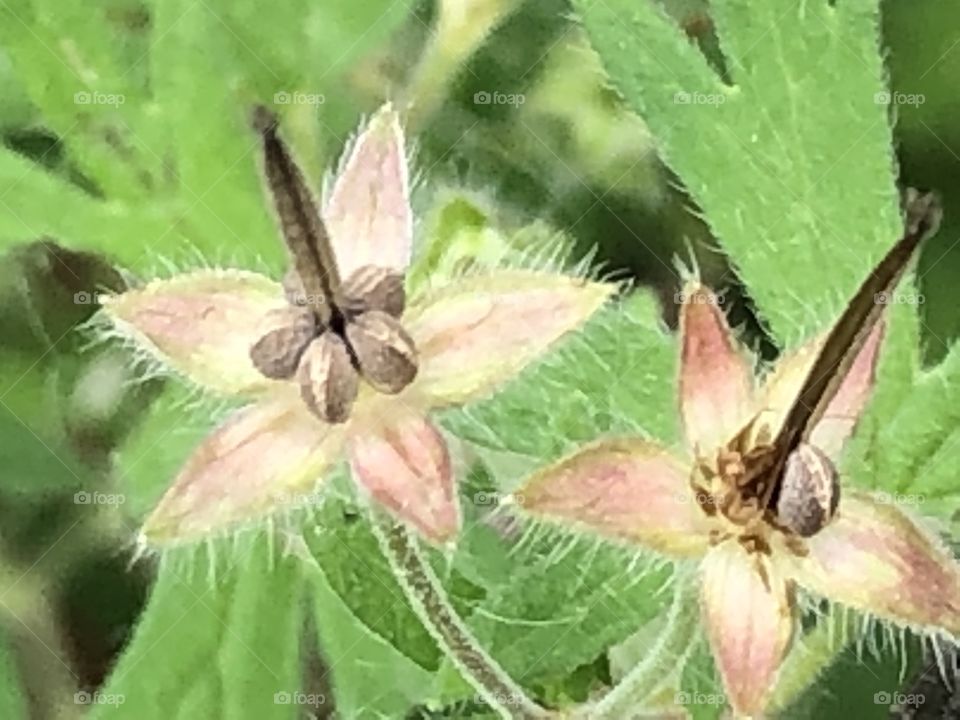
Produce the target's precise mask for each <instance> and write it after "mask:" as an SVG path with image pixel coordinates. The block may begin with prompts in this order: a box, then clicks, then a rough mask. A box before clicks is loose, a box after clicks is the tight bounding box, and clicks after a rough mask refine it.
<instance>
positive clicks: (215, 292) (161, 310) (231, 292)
mask: <svg viewBox="0 0 960 720" xmlns="http://www.w3.org/2000/svg"><path fill="white" fill-rule="evenodd" d="M103 305H104V311H105V312H106V314H107V315H108V316H109V318H110V319H111V320H112V321H113V322H114V324H115V325H116V326H117V327H118V329H119V330H120V331H121V332H122V333H124V334H128V335H130V336H131V337H132V338H133V339H134V341H136V342H137V344H138V345H140V346H141V347H144V348H146V349H147V350H149V351H150V352H151V353H152V354H154V355H155V356H157V357H158V359H160V360H161V361H162V362H164V363H165V364H168V365H170V366H172V367H173V369H174V370H177V371H178V372H181V373H182V374H184V375H186V376H187V377H188V378H189V379H190V380H192V381H194V382H196V383H199V384H201V385H204V386H206V387H208V388H210V389H212V390H215V391H218V392H224V393H228V394H238V393H250V392H255V391H259V390H262V389H264V388H267V387H271V385H272V384H275V383H272V381H270V380H268V379H267V378H265V377H264V376H263V375H261V374H260V372H259V371H257V369H256V368H255V367H254V366H253V363H252V361H251V360H250V348H251V347H252V346H253V344H254V343H255V342H257V341H258V340H259V339H260V338H261V337H263V335H264V334H265V333H266V331H268V330H271V329H274V328H275V327H278V326H279V323H282V322H285V321H286V320H287V319H288V318H287V317H286V315H285V312H286V310H285V308H286V307H287V305H286V301H285V300H284V297H283V290H282V288H281V287H280V285H278V284H277V283H275V282H273V281H272V280H270V279H269V278H266V277H264V276H262V275H258V274H256V273H249V272H239V271H217V270H206V271H201V272H194V273H189V274H184V275H178V276H176V277H173V278H170V279H169V280H155V281H153V282H151V283H149V284H148V285H147V286H146V287H144V288H142V289H139V290H130V291H128V292H125V293H122V294H120V295H112V296H109V297H107V298H105V299H103Z"/></svg>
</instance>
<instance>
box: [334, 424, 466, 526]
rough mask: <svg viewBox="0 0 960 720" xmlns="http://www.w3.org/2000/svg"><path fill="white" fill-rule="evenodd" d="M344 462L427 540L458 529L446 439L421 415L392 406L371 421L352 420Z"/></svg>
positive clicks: (457, 507) (371, 493)
mask: <svg viewBox="0 0 960 720" xmlns="http://www.w3.org/2000/svg"><path fill="white" fill-rule="evenodd" d="M350 464H351V467H352V468H353V474H354V478H355V479H356V480H357V482H358V483H359V484H360V485H361V486H362V487H363V488H364V489H365V490H366V491H367V492H369V493H370V495H371V497H372V498H373V499H374V500H375V501H376V502H378V503H380V504H381V505H383V506H384V507H386V508H387V509H388V510H390V511H391V512H392V513H393V514H394V515H395V516H396V517H397V518H399V519H400V520H403V521H404V522H407V523H410V524H411V525H413V526H414V527H415V528H416V529H417V530H418V531H419V532H420V534H421V535H423V536H424V537H425V538H427V539H428V540H430V541H431V542H434V543H438V544H439V543H443V542H446V541H447V540H450V539H451V538H453V537H455V536H456V534H457V533H458V532H459V530H460V508H459V506H458V505H457V499H456V494H455V492H454V485H453V471H452V468H451V465H450V456H449V454H448V452H447V444H446V442H445V441H444V439H443V437H442V436H441V435H440V433H439V432H438V431H437V429H436V428H435V427H434V426H433V424H431V423H430V421H429V420H428V419H427V418H426V417H424V416H422V415H418V414H414V413H412V412H400V413H396V412H394V413H392V414H390V415H389V416H386V417H381V418H380V421H379V422H377V423H368V422H363V423H361V422H356V423H355V425H354V429H353V433H352V435H351V440H350Z"/></svg>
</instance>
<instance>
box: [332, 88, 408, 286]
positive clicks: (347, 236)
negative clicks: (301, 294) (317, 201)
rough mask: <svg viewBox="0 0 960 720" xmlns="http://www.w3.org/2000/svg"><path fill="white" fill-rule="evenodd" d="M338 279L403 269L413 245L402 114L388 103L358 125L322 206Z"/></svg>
mask: <svg viewBox="0 0 960 720" xmlns="http://www.w3.org/2000/svg"><path fill="white" fill-rule="evenodd" d="M323 221H324V223H325V224H326V226H327V230H328V231H329V233H330V242H331V244H332V245H333V250H334V254H335V256H336V260H337V268H338V269H339V271H340V277H341V278H343V279H344V280H346V279H348V278H349V277H350V276H351V275H353V273H355V272H356V271H357V270H359V269H360V268H362V267H364V266H367V265H374V266H376V267H381V268H386V269H388V270H395V271H397V272H400V273H403V272H404V271H405V270H406V269H407V266H408V265H409V264H410V253H411V249H412V247H413V212H412V210H411V209H410V179H409V169H408V168H407V157H406V148H405V145H404V137H403V129H402V128H401V127H400V116H399V115H398V114H397V111H396V110H395V109H394V108H393V106H392V105H390V104H387V105H384V106H383V107H382V108H380V110H379V111H377V113H376V114H375V115H374V116H373V117H372V118H371V119H370V122H369V123H368V124H367V125H366V127H364V128H363V129H361V131H360V134H359V135H358V136H357V139H356V140H355V141H354V143H353V145H352V147H351V148H350V150H349V151H348V153H347V155H346V159H345V160H344V161H343V163H342V164H341V167H340V170H339V173H338V175H337V179H336V181H335V182H334V185H333V189H332V191H331V193H330V197H329V199H328V200H327V202H326V205H325V207H324V209H323Z"/></svg>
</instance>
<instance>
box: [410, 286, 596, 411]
mask: <svg viewBox="0 0 960 720" xmlns="http://www.w3.org/2000/svg"><path fill="white" fill-rule="evenodd" d="M614 290H615V288H614V287H613V286H612V285H608V284H604V283H595V282H587V281H585V280H579V279H576V278H572V277H567V276H565V275H554V274H550V273H540V272H533V271H523V270H513V271H500V272H495V273H491V274H487V275H478V276H476V277H470V278H466V279H464V280H461V281H459V282H457V283H455V284H454V285H451V286H449V287H447V288H444V289H441V290H439V291H437V292H435V293H433V294H432V295H431V296H428V297H427V298H425V299H424V300H423V301H422V302H420V303H418V304H417V305H416V306H415V307H413V308H411V309H410V310H409V311H408V314H407V315H406V316H405V317H404V325H405V326H406V327H407V329H408V330H409V332H410V334H411V335H412V336H413V339H414V342H415V343H416V346H417V351H418V352H419V354H420V358H421V360H420V364H421V367H420V373H419V375H418V378H417V381H416V384H417V387H418V388H419V389H420V390H422V391H423V392H425V393H426V394H427V395H428V396H430V397H431V398H432V400H433V402H434V403H435V404H438V405H444V404H456V403H463V402H466V401H468V400H471V399H474V398H476V397H481V396H483V395H486V394H489V393H490V392H491V391H492V390H493V389H494V388H495V387H496V386H497V385H499V384H500V383H502V382H504V381H506V380H508V379H510V378H512V377H513V376H514V375H516V374H517V373H518V372H520V371H521V370H522V369H523V368H524V367H526V366H527V365H528V364H530V363H531V362H532V361H534V360H536V359H537V358H539V357H540V356H541V355H543V354H544V353H545V352H546V350H547V348H548V347H549V346H550V345H551V344H552V343H554V342H556V341H557V340H558V339H559V338H561V337H562V336H563V335H565V334H566V333H568V332H570V331H572V330H576V329H577V328H578V327H580V326H581V325H582V324H583V323H584V322H585V321H586V320H587V319H588V318H589V317H590V316H591V315H592V314H593V313H594V312H595V311H596V310H597V309H598V308H599V307H600V306H601V305H602V304H603V303H604V301H606V299H607V298H609V297H610V295H611V294H612V293H613V292H614Z"/></svg>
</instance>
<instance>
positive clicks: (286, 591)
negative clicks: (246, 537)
mask: <svg viewBox="0 0 960 720" xmlns="http://www.w3.org/2000/svg"><path fill="white" fill-rule="evenodd" d="M273 552H274V551H273V550H272V548H270V547H268V543H267V542H265V541H264V539H263V538H258V539H256V540H253V541H251V544H250V545H248V546H240V547H238V548H237V549H236V550H235V551H234V555H232V556H231V557H228V558H221V559H220V565H217V566H216V567H217V571H216V572H215V573H214V577H213V578H211V576H210V575H208V573H207V567H208V566H207V563H216V562H217V561H216V560H215V559H214V558H212V557H211V556H209V555H208V554H207V552H206V551H200V552H197V553H196V554H195V555H193V556H192V557H191V558H189V559H187V558H179V559H181V560H183V559H186V560H188V561H187V562H176V561H175V558H173V557H170V558H166V559H165V560H164V562H163V563H162V564H161V567H160V570H159V575H158V577H157V581H156V584H155V585H154V588H153V592H152V594H151V597H150V602H149V604H148V606H147V609H146V610H145V612H144V614H143V617H142V619H141V622H140V625H139V626H138V627H137V630H136V633H135V635H134V638H133V640H132V641H131V644H130V646H129V647H128V648H127V650H126V652H125V653H124V654H123V656H122V658H121V659H120V662H119V663H118V664H117V666H116V668H114V670H113V672H112V674H111V676H110V679H109V681H108V683H107V684H106V686H105V687H104V688H103V690H102V691H101V694H102V696H103V697H104V699H107V698H110V697H122V698H123V700H122V705H120V707H121V708H122V711H123V713H124V714H125V715H129V716H130V717H138V718H146V719H148V720H149V718H165V719H167V718H184V719H186V718H198V717H203V718H211V719H213V718H223V719H224V720H245V719H246V718H250V719H251V720H253V719H254V718H277V719H278V720H280V719H283V720H293V718H296V717H298V713H299V711H300V708H299V707H297V706H295V705H293V704H289V703H284V701H283V696H282V694H283V693H291V694H292V693H294V692H298V691H299V690H300V688H301V677H300V664H299V643H298V641H297V637H298V634H299V631H300V629H301V626H302V623H303V602H302V598H303V582H302V577H301V571H300V567H299V560H298V559H297V558H294V557H287V558H283V559H276V558H274V556H273ZM278 599H280V601H278ZM278 693H280V694H281V695H277V694H278ZM275 696H276V698H279V699H276V698H275ZM112 710H113V708H112V707H111V706H110V705H107V704H97V705H96V706H95V710H94V712H93V713H92V714H91V717H93V718H100V717H113V716H114V715H112V714H111V711H112Z"/></svg>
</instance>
